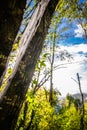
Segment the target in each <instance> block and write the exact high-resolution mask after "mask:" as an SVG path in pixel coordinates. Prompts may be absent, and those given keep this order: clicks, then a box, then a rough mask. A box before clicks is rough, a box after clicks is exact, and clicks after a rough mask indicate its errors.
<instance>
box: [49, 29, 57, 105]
mask: <svg viewBox="0 0 87 130" xmlns="http://www.w3.org/2000/svg"><path fill="white" fill-rule="evenodd" d="M54 33H56V28H55V32H54ZM54 35H55V34H54ZM52 44H53V45H52V59H51V60H50V61H51V63H50V95H49V102H50V105H52V101H53V69H54V66H53V65H54V56H55V54H54V53H55V36H53V43H52Z"/></svg>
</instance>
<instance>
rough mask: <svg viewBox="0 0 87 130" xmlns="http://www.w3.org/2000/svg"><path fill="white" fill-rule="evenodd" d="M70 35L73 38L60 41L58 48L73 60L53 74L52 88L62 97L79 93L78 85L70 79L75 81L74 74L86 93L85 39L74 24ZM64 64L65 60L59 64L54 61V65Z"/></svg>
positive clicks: (86, 62)
mask: <svg viewBox="0 0 87 130" xmlns="http://www.w3.org/2000/svg"><path fill="white" fill-rule="evenodd" d="M72 33H73V34H74V36H73V37H69V38H66V39H65V40H62V41H60V43H59V46H60V48H61V50H67V51H68V52H69V53H70V54H71V55H72V56H73V59H72V60H71V61H70V62H71V63H70V64H67V65H64V66H63V68H61V69H58V70H56V72H54V86H56V87H57V88H58V90H59V91H60V92H61V94H62V96H66V94H67V93H70V94H74V93H79V87H78V84H77V83H75V81H73V80H72V78H73V79H75V80H77V77H76V73H79V74H80V76H81V86H82V91H83V92H84V93H87V39H86V38H83V31H82V28H81V26H80V25H79V24H76V25H75V23H74V28H73V29H72ZM58 51H59V50H58ZM58 51H56V53H58ZM66 63H67V60H65V61H60V62H59V61H58V60H57V59H56V60H55V64H56V65H57V64H66Z"/></svg>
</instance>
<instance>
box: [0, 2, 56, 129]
mask: <svg viewBox="0 0 87 130" xmlns="http://www.w3.org/2000/svg"><path fill="white" fill-rule="evenodd" d="M57 3H58V0H50V2H49V4H48V6H47V8H46V11H45V13H44V15H43V17H42V20H41V23H40V25H39V27H38V29H37V32H36V34H35V36H34V37H33V39H32V41H31V43H30V44H29V46H28V48H27V50H26V52H25V55H24V57H23V59H22V60H21V62H20V65H19V68H18V71H17V73H16V75H15V76H14V79H13V81H12V83H11V85H10V87H9V89H8V91H7V93H6V95H5V96H4V99H3V102H2V103H1V107H2V109H1V110H0V129H1V130H14V128H15V124H16V121H17V118H18V115H19V112H20V109H21V106H22V103H23V101H24V99H25V95H26V93H27V90H28V87H29V84H30V82H31V79H32V76H33V72H34V70H35V65H36V62H37V59H38V57H39V55H40V53H41V51H42V47H43V44H44V40H45V36H46V34H47V31H48V27H49V25H50V21H51V18H52V15H53V12H54V11H55V7H56V5H57Z"/></svg>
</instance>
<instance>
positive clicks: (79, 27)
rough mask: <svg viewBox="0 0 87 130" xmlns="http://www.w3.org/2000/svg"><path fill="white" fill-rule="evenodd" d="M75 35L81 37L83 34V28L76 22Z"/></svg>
mask: <svg viewBox="0 0 87 130" xmlns="http://www.w3.org/2000/svg"><path fill="white" fill-rule="evenodd" d="M74 33H75V37H82V36H83V35H84V30H83V28H82V27H81V25H80V24H77V29H75V30H74Z"/></svg>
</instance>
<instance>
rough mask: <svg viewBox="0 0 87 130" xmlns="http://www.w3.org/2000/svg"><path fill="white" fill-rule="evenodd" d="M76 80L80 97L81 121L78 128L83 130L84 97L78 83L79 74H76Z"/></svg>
mask: <svg viewBox="0 0 87 130" xmlns="http://www.w3.org/2000/svg"><path fill="white" fill-rule="evenodd" d="M77 80H78V85H79V91H80V95H81V119H80V125H81V126H80V128H81V130H84V113H85V110H84V96H83V92H82V89H81V83H80V77H79V73H77Z"/></svg>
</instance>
